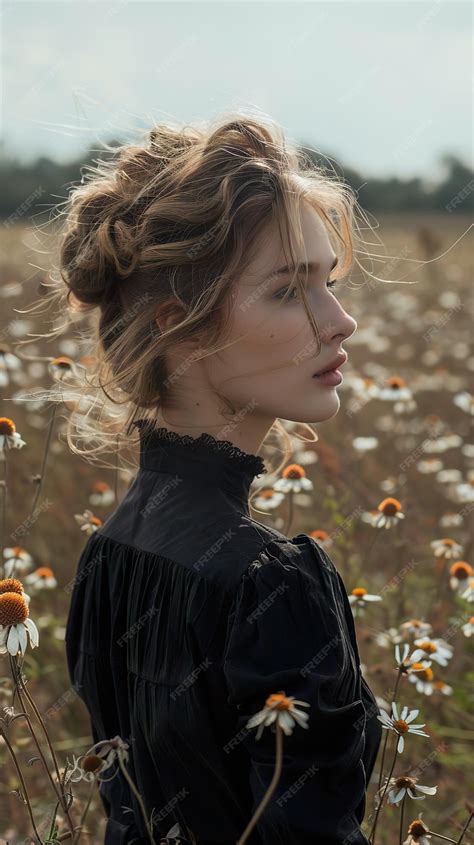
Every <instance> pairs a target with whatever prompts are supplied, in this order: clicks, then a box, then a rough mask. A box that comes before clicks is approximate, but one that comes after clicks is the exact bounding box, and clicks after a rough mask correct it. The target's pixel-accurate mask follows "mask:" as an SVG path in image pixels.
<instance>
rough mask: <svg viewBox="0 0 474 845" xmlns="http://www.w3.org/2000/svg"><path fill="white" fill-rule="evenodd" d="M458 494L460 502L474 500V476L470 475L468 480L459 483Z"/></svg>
mask: <svg viewBox="0 0 474 845" xmlns="http://www.w3.org/2000/svg"><path fill="white" fill-rule="evenodd" d="M456 494H457V497H458V501H459V502H474V476H472V475H470V476H469V478H468V480H467V481H466V482H463V483H462V484H458V485H457V487H456Z"/></svg>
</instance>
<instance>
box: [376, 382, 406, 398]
mask: <svg viewBox="0 0 474 845" xmlns="http://www.w3.org/2000/svg"><path fill="white" fill-rule="evenodd" d="M377 396H378V398H379V399H382V400H384V401H385V402H387V401H388V402H408V401H410V400H411V399H412V392H411V390H410V389H409V388H408V387H407V384H406V381H405V379H403V378H401V376H391V377H390V378H389V379H387V381H386V385H385V387H382V388H381V389H379V391H378V393H377Z"/></svg>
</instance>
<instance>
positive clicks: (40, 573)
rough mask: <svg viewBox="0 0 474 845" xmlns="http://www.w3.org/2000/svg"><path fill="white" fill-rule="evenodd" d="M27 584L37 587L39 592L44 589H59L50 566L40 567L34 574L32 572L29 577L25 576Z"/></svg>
mask: <svg viewBox="0 0 474 845" xmlns="http://www.w3.org/2000/svg"><path fill="white" fill-rule="evenodd" d="M25 582H26V583H27V584H31V585H32V586H34V587H36V589H37V590H41V589H44V588H49V589H51V588H52V587H57V584H58V582H57V581H56V578H55V577H54V572H53V570H52V569H50V568H49V566H40V567H38V569H35V571H34V572H30V574H29V575H26V576H25Z"/></svg>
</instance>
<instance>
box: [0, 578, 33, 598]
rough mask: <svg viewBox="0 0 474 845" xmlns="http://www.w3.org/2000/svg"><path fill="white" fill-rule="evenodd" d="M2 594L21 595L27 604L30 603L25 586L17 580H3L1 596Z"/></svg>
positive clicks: (0, 581) (0, 588)
mask: <svg viewBox="0 0 474 845" xmlns="http://www.w3.org/2000/svg"><path fill="white" fill-rule="evenodd" d="M1 593H19V594H20V596H23V598H24V599H25V601H26V603H27V604H29V603H30V597H29V595H28V594H27V593H25V591H24V588H23V584H22V583H21V581H19V580H18V579H17V578H3V579H2V580H0V594H1Z"/></svg>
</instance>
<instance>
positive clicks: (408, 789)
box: [388, 775, 438, 804]
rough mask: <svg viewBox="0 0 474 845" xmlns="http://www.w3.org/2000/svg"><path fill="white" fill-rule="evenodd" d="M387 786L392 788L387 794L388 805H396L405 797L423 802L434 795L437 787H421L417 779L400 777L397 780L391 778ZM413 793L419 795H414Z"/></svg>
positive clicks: (406, 776) (405, 776)
mask: <svg viewBox="0 0 474 845" xmlns="http://www.w3.org/2000/svg"><path fill="white" fill-rule="evenodd" d="M389 786H392V787H393V788H392V789H391V790H390V791H389V793H388V802H389V804H398V803H399V802H400V801H401V800H402V799H403V798H405V796H406V795H408V796H409V797H410V798H414V799H415V800H420V799H421V800H423V799H424V798H426V796H427V795H436V790H437V789H438V787H437V786H421V784H418V778H415V777H410V776H408V775H402V776H401V777H398V778H391V779H390V781H389ZM415 791H418V792H421V793H422V794H421V795H415Z"/></svg>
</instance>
